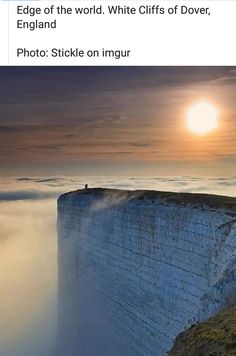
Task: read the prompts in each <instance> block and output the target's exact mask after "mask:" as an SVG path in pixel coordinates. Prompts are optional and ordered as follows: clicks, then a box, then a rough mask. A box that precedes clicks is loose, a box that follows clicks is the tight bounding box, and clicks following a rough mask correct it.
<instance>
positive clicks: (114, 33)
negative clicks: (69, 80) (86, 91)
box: [0, 0, 236, 65]
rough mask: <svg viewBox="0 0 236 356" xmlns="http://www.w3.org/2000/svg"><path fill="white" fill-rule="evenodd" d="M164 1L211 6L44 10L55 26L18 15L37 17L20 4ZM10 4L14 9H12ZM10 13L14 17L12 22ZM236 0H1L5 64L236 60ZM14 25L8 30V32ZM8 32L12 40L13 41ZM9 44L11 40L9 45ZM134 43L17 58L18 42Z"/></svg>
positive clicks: (0, 60)
mask: <svg viewBox="0 0 236 356" xmlns="http://www.w3.org/2000/svg"><path fill="white" fill-rule="evenodd" d="M94 4H95V5H97V6H98V5H100V4H102V5H103V7H104V8H106V6H107V5H111V4H112V5H118V4H120V5H128V6H135V7H137V8H138V7H139V6H140V5H153V4H159V5H160V6H163V7H165V8H166V9H167V8H168V7H173V6H175V5H176V4H178V6H179V7H180V6H181V5H186V6H189V7H210V11H211V16H204V15H202V16H201V15H177V16H176V15H152V16H151V15H149V16H148V15H139V14H137V15H120V16H114V15H113V16H111V15H109V14H105V15H102V16H101V15H74V16H72V15H70V16H57V15H56V14H54V15H52V16H42V17H37V19H38V20H41V21H52V20H54V19H55V18H57V29H56V30H48V29H47V30H45V29H44V30H35V31H29V30H22V29H17V28H16V21H17V18H18V19H23V20H28V21H34V20H35V19H36V17H30V16H27V15H25V16H24V15H17V14H16V7H17V5H24V6H26V5H28V6H34V7H35V6H37V7H41V8H42V9H43V8H44V7H45V6H47V7H50V6H51V5H54V6H58V5H64V6H70V7H78V6H80V7H81V6H86V7H87V6H93V5H94ZM8 6H9V13H8ZM8 15H9V23H8ZM235 19H236V2H235V1H227V0H222V1H214V0H212V1H204V0H202V1H191V0H188V1H164V0H162V1H158V2H155V1H150V0H149V1H148V0H147V1H140V0H138V1H132V0H128V1H120V0H113V1H112V0H110V1H107V0H102V1H98V0H97V1H92V0H91V1H89V0H87V1H60V2H57V1H40V2H39V1H21V2H19V1H12V2H11V1H9V2H7V1H0V29H1V34H2V35H1V52H0V64H1V65H5V64H6V65H7V64H10V65H235V63H236V46H235V33H236V24H235V23H236V21H235ZM8 27H9V33H8ZM8 37H9V41H8ZM8 44H9V46H8ZM55 47H56V48H70V47H73V48H79V49H83V50H85V51H87V50H88V49H94V50H96V49H98V50H101V49H102V48H106V49H122V50H126V49H130V50H131V55H130V57H129V58H123V59H119V60H117V59H115V58H104V57H101V56H100V57H99V58H88V57H87V56H86V57H84V58H50V56H49V57H48V58H30V57H29V58H26V57H23V56H22V57H20V58H17V56H16V50H17V48H27V49H28V50H35V49H37V48H38V49H45V50H48V51H49V52H50V50H51V48H55Z"/></svg>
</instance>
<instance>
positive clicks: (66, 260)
mask: <svg viewBox="0 0 236 356" xmlns="http://www.w3.org/2000/svg"><path fill="white" fill-rule="evenodd" d="M235 262H236V199H234V198H230V197H223V196H214V195H207V194H187V193H186V194H184V193H171V192H156V191H120V190H113V189H99V188H97V189H85V190H79V191H75V192H71V193H67V194H64V195H62V196H61V197H60V198H59V199H58V267H59V335H61V336H63V340H62V337H59V339H60V340H61V341H60V343H61V345H60V350H61V355H65V352H66V351H67V354H68V350H69V352H70V355H80V354H83V355H84V356H87V355H89V356H90V355H91V356H98V355H99V356H100V354H101V355H102V354H104V353H105V354H109V355H110V356H114V355H115V356H116V355H117V356H118V355H121V354H122V355H127V356H132V355H135V356H136V355H137V356H138V355H140V356H143V355H145V356H148V355H155V356H162V355H166V353H167V351H168V350H170V349H171V347H172V345H173V342H174V340H175V338H176V336H177V335H178V334H179V333H180V332H182V331H184V330H186V329H187V328H188V327H189V326H190V325H192V324H194V323H196V322H198V321H203V320H206V319H207V318H209V317H210V316H212V315H214V314H216V313H217V312H218V311H220V310H221V309H222V308H225V307H226V306H228V305H231V304H233V303H234V297H232V296H234V289H235V286H236V263H235ZM99 349H100V350H103V351H101V353H98V350H99ZM63 350H64V351H63Z"/></svg>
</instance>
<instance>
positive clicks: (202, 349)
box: [168, 307, 236, 356]
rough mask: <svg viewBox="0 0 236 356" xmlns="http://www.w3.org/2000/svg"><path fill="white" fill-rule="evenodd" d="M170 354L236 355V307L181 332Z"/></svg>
mask: <svg viewBox="0 0 236 356" xmlns="http://www.w3.org/2000/svg"><path fill="white" fill-rule="evenodd" d="M168 355H169V356H178V355H179V356H218V355H221V356H226V355H227V356H232V355H236V307H233V308H230V309H228V310H225V311H223V312H220V313H219V314H217V315H216V316H214V317H211V318H210V319H208V320H207V321H205V322H203V323H199V324H195V325H193V326H191V327H190V329H188V330H187V331H186V332H183V333H181V334H179V335H178V336H177V338H176V340H175V344H174V346H173V348H172V349H171V351H170V352H169V353H168Z"/></svg>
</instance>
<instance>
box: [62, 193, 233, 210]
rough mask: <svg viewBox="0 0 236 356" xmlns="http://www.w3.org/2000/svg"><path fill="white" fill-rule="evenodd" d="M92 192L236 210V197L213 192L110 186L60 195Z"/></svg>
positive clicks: (104, 195)
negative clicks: (128, 188) (202, 192)
mask: <svg viewBox="0 0 236 356" xmlns="http://www.w3.org/2000/svg"><path fill="white" fill-rule="evenodd" d="M87 194H92V195H94V196H96V197H101V198H105V197H109V198H114V199H115V198H119V199H129V200H134V199H137V200H146V199H149V200H152V202H155V199H158V200H159V199H160V200H163V201H165V202H167V203H168V202H169V203H175V204H177V205H178V204H179V205H186V204H191V205H200V206H204V205H207V206H209V207H211V208H224V209H226V210H231V211H232V210H233V211H236V197H235V198H234V197H228V196H223V195H212V194H196V193H174V192H164V191H156V190H119V189H109V188H88V189H81V190H75V191H72V192H68V193H65V194H63V195H61V196H60V197H59V200H60V199H64V198H66V197H68V196H70V197H71V195H72V196H73V197H76V196H78V197H79V196H81V195H87Z"/></svg>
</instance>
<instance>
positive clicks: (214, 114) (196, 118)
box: [186, 102, 219, 135]
mask: <svg viewBox="0 0 236 356" xmlns="http://www.w3.org/2000/svg"><path fill="white" fill-rule="evenodd" d="M218 125H219V122H218V110H217V109H216V108H215V107H214V106H213V105H212V104H210V103H207V102H199V103H196V104H194V105H192V106H191V107H190V108H189V109H188V110H187V113H186V127H187V129H188V130H189V131H191V132H194V133H196V134H199V135H204V134H206V133H208V132H211V131H213V130H215V129H216V128H217V127H218Z"/></svg>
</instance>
